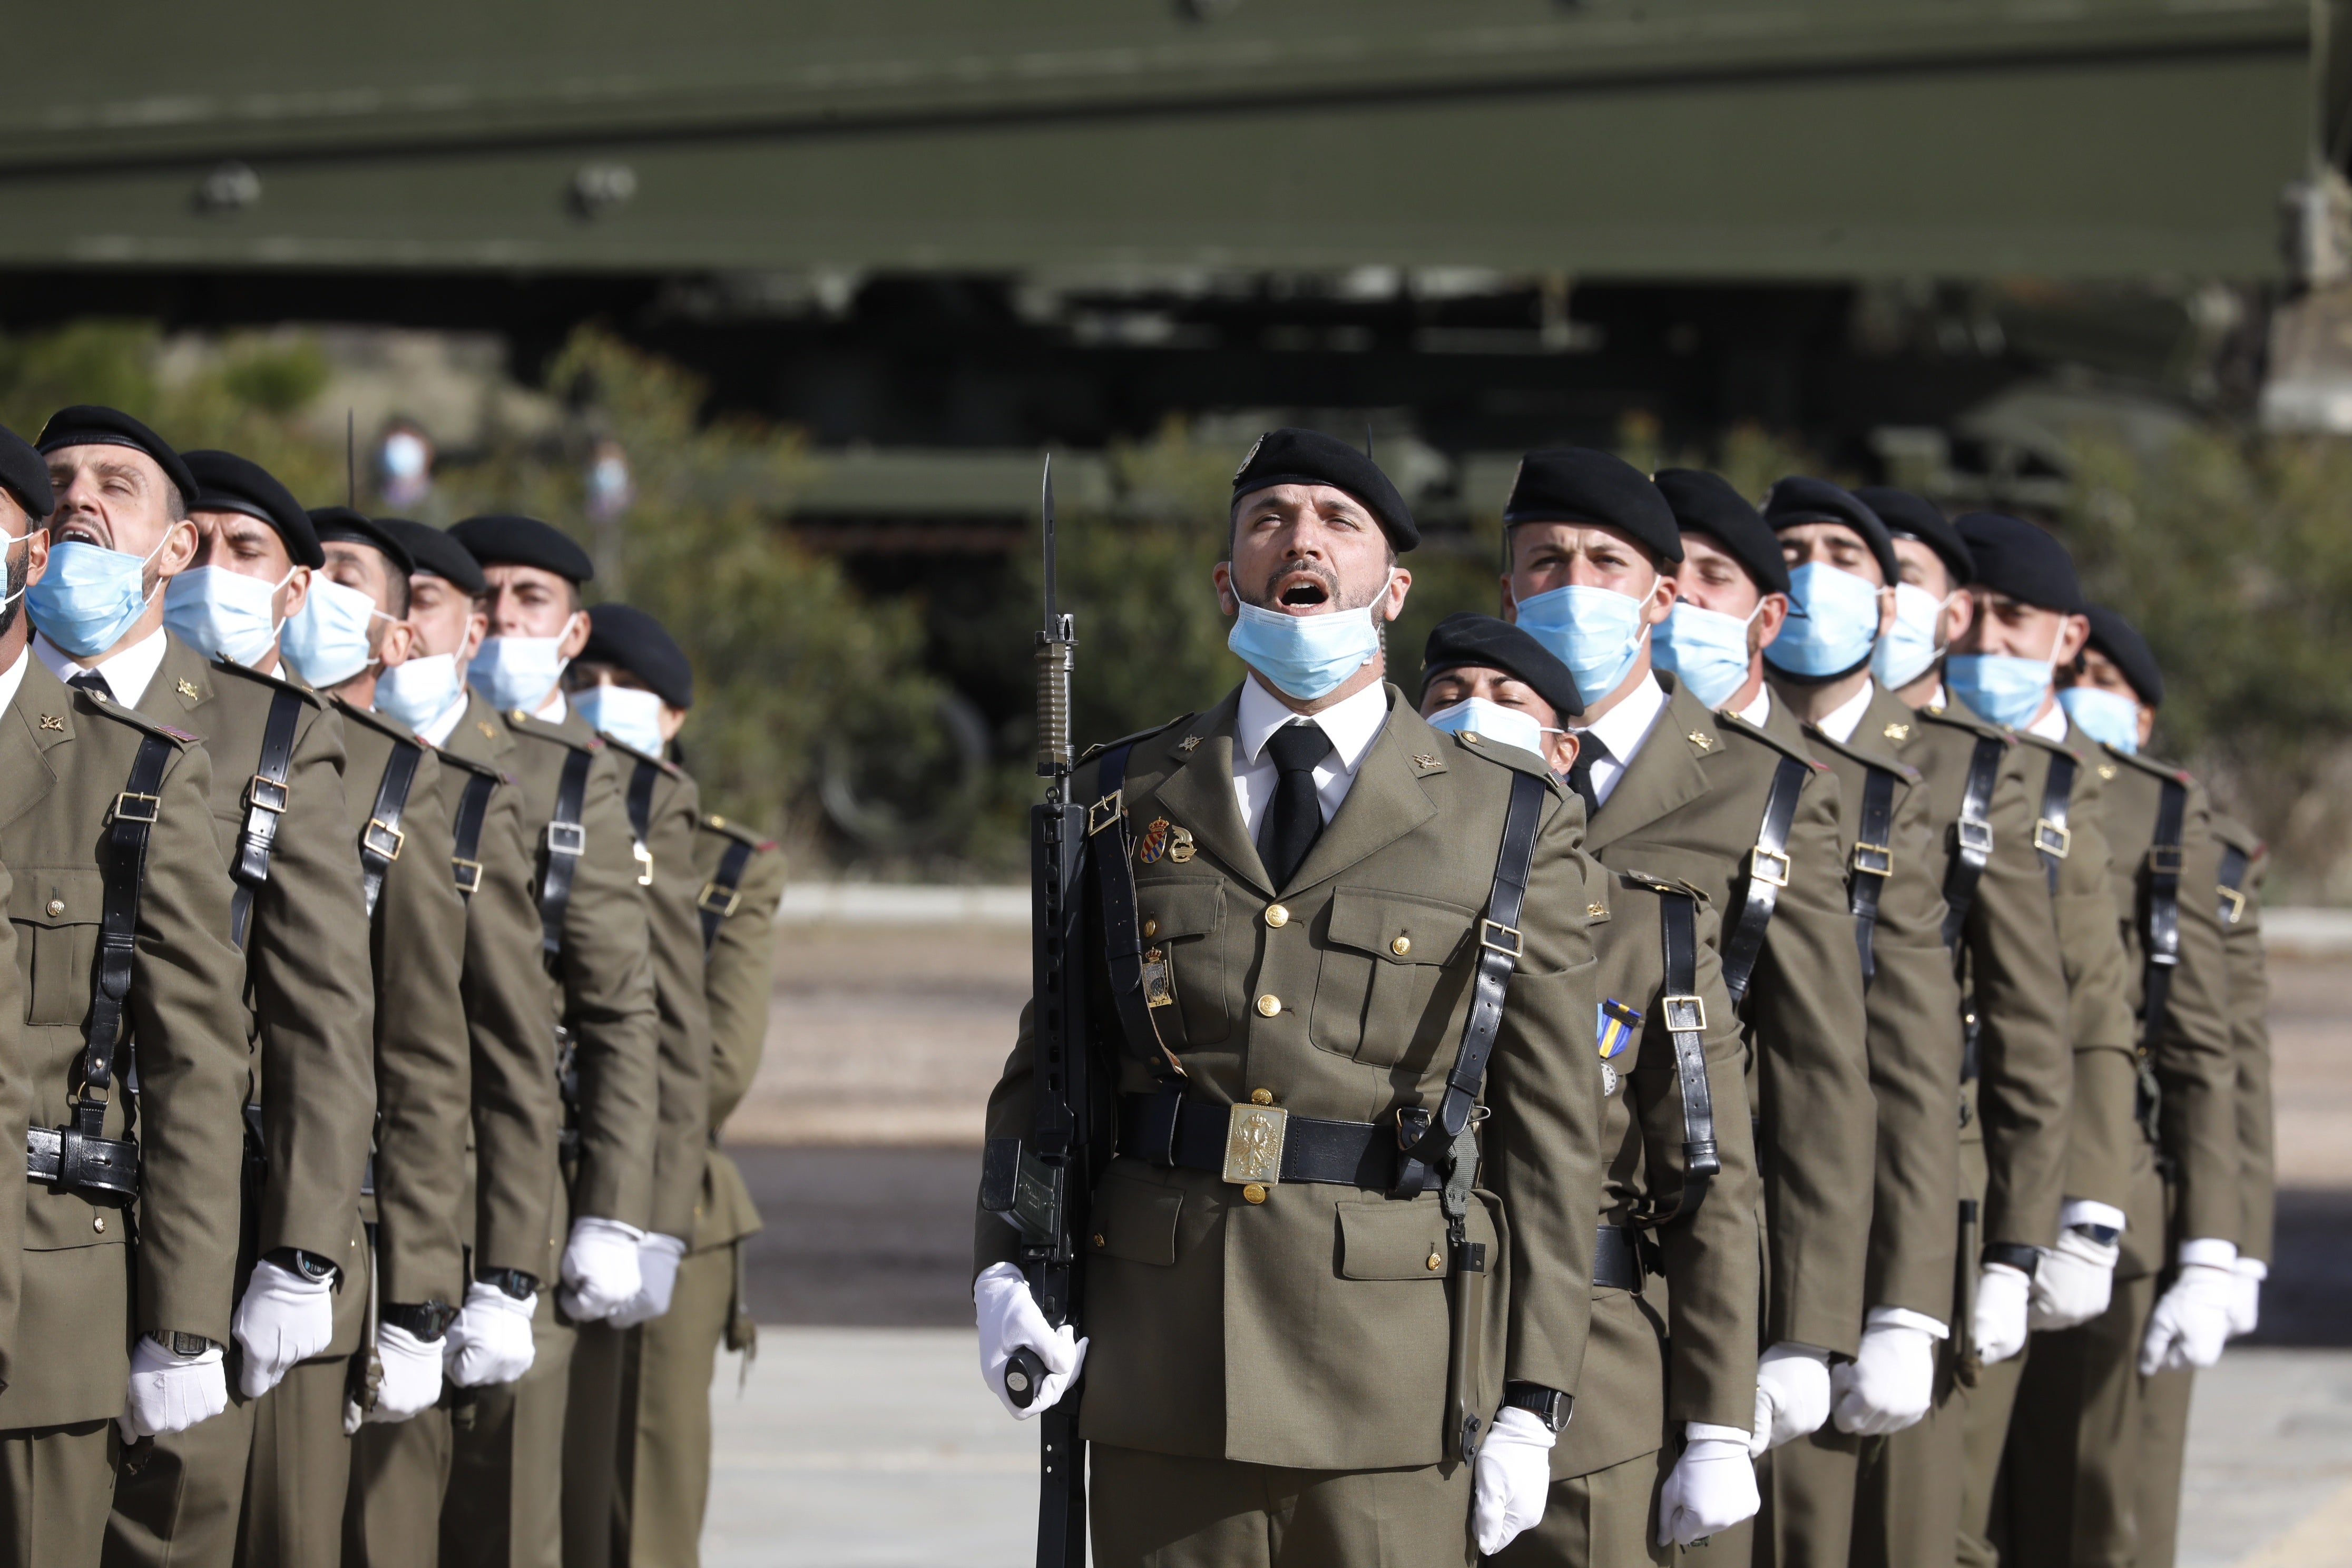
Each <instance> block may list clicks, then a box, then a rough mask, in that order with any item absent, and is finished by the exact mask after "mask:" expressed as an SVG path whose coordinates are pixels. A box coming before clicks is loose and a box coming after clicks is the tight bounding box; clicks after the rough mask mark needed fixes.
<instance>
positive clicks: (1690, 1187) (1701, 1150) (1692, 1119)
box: [1637, 889, 1723, 1225]
mask: <svg viewBox="0 0 2352 1568" xmlns="http://www.w3.org/2000/svg"><path fill="white" fill-rule="evenodd" d="M1658 924H1659V927H1660V931H1659V936H1660V941H1661V947H1662V949H1663V952H1664V958H1665V964H1664V969H1665V989H1664V993H1663V994H1661V995H1660V996H1659V998H1658V1007H1659V1009H1660V1011H1662V1012H1663V1013H1664V1015H1665V1021H1666V1032H1667V1036H1668V1037H1669V1038H1671V1039H1672V1040H1673V1041H1674V1046H1675V1078H1676V1079H1677V1080H1679V1082H1680V1083H1681V1086H1682V1095H1683V1189H1682V1192H1681V1193H1680V1194H1678V1195H1677V1196H1676V1197H1675V1201H1674V1203H1673V1205H1671V1206H1669V1207H1665V1208H1654V1209H1651V1210H1649V1211H1648V1212H1646V1213H1644V1214H1642V1215H1639V1216H1637V1217H1638V1218H1639V1219H1640V1221H1641V1222H1642V1223H1643V1224H1644V1225H1664V1224H1665V1223H1666V1222H1667V1221H1669V1220H1676V1219H1688V1218H1689V1217H1690V1216H1691V1215H1693V1214H1696V1212H1697V1211H1698V1205H1699V1201H1700V1200H1701V1199H1703V1198H1705V1197H1706V1186H1707V1184H1708V1183H1709V1182H1711V1181H1713V1180H1714V1179H1715V1178H1716V1177H1717V1175H1719V1174H1720V1173H1722V1171H1723V1160H1722V1157H1721V1155H1720V1154H1719V1153H1718V1152H1717V1148H1716V1142H1715V1091H1714V1089H1712V1088H1710V1087H1709V1085H1708V1083H1707V1079H1706V1002H1705V1001H1704V1000H1703V999H1702V998H1701V997H1700V996H1699V994H1698V901H1697V900H1696V899H1693V898H1692V897H1691V896H1690V895H1689V894H1688V893H1677V892H1670V891H1666V890H1664V889H1661V890H1660V892H1659V895H1658Z"/></svg>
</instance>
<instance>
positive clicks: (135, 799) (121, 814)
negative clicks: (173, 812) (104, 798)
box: [111, 789, 163, 822]
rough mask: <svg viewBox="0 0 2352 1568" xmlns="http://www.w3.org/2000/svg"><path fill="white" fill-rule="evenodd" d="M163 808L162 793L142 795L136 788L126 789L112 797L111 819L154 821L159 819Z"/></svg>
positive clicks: (119, 820) (117, 820) (120, 820)
mask: <svg viewBox="0 0 2352 1568" xmlns="http://www.w3.org/2000/svg"><path fill="white" fill-rule="evenodd" d="M162 816H163V796H162V795H142V794H140V793H139V792H138V791H137V790H131V789H127V790H124V791H123V792H122V793H121V795H116V796H115V797H114V810H113V813H112V814H111V820H113V821H116V822H156V821H159V820H161V818H162Z"/></svg>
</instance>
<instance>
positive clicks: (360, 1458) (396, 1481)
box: [343, 1390, 455, 1568]
mask: <svg viewBox="0 0 2352 1568" xmlns="http://www.w3.org/2000/svg"><path fill="white" fill-rule="evenodd" d="M454 1392H455V1391H454V1390H452V1391H447V1392H445V1393H444V1394H442V1398H441V1403H440V1404H438V1405H435V1406H434V1407H433V1408H432V1409H430V1410H423V1411H419V1412H418V1413H417V1414H415V1415H412V1416H410V1417H409V1418H408V1419H407V1420H405V1421H394V1422H371V1423H369V1424H368V1425H366V1426H362V1427H361V1428H360V1429H359V1434H358V1436H354V1437H353V1438H352V1479H351V1489H350V1492H349V1494H348V1496H347V1497H346V1499H345V1500H344V1503H343V1563H344V1568H436V1564H437V1563H439V1562H440V1560H441V1500H442V1498H443V1497H444V1496H445V1495H446V1493H447V1491H448V1489H449V1448H450V1437H449V1397H450V1394H451V1393H454Z"/></svg>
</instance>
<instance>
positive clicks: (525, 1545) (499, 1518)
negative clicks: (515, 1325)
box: [441, 1277, 579, 1568]
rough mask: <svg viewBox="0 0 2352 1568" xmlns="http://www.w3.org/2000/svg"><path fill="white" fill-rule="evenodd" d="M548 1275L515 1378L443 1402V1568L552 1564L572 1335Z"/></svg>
mask: <svg viewBox="0 0 2352 1568" xmlns="http://www.w3.org/2000/svg"><path fill="white" fill-rule="evenodd" d="M556 1289H557V1285H556V1283H555V1280H554V1279H553V1278H552V1277H551V1278H549V1279H547V1280H546V1281H545V1282H544V1283H542V1284H541V1287H540V1291H539V1310H538V1311H537V1312H536V1313H535V1314H534V1315H533V1316H532V1318H531V1321H530V1337H531V1343H532V1346H533V1351H532V1359H531V1363H530V1371H529V1372H527V1373H523V1374H522V1377H521V1379H520V1381H518V1382H515V1383H509V1384H496V1385H494V1386H491V1387H488V1388H477V1389H461V1390H459V1391H458V1393H457V1396H456V1397H455V1398H454V1399H453V1400H452V1402H451V1405H450V1425H451V1427H452V1442H451V1446H450V1464H449V1490H448V1495H447V1497H446V1499H445V1500H443V1502H442V1505H441V1560H442V1562H443V1563H446V1564H447V1565H448V1568H562V1562H563V1501H562V1499H563V1413H564V1408H565V1406H566V1405H567V1404H568V1403H569V1395H570V1389H571V1384H572V1345H573V1342H575V1341H576V1340H577V1339H578V1337H579V1334H578V1331H577V1330H576V1329H574V1328H573V1327H572V1321H571V1320H570V1319H568V1318H565V1317H563V1316H562V1314H560V1313H559V1312H558V1311H557V1310H556V1308H555V1292H556Z"/></svg>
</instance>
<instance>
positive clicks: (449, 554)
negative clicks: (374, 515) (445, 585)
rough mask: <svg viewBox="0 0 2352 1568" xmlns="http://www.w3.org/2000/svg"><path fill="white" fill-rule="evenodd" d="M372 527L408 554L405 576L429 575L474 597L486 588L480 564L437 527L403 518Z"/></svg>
mask: <svg viewBox="0 0 2352 1568" xmlns="http://www.w3.org/2000/svg"><path fill="white" fill-rule="evenodd" d="M376 526H377V527H378V528H381V529H383V531H385V532H386V533H389V534H391V535H392V537H393V538H394V539H395V540H398V541H399V542H400V544H401V547H402V548H403V549H404V550H406V551H407V552H408V560H409V568H408V570H409V573H410V574H411V575H412V576H413V575H415V574H416V573H419V572H429V573H431V574H433V575H434V576H436V577H441V578H446V580H447V581H449V582H450V583H451V584H455V585H456V586H457V587H459V588H462V589H464V590H465V591H466V592H467V593H468V594H478V593H480V592H482V591H483V590H484V589H486V588H488V586H489V585H490V584H489V581H488V579H487V578H485V577H484V576H483V575H482V563H480V562H478V561H477V560H475V559H474V558H473V556H472V555H471V554H469V553H467V550H466V547H465V546H464V545H462V544H460V543H458V542H457V541H456V540H454V539H452V538H450V537H449V536H448V534H446V533H445V532H443V531H441V530H440V529H437V528H428V527H426V526H425V524H424V523H421V522H411V521H408V519H406V518H404V517H380V518H378V519H376Z"/></svg>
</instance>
